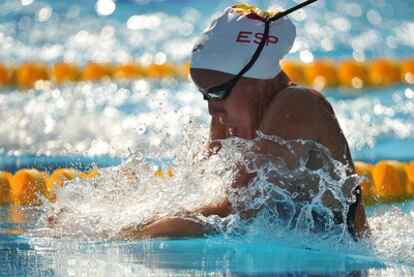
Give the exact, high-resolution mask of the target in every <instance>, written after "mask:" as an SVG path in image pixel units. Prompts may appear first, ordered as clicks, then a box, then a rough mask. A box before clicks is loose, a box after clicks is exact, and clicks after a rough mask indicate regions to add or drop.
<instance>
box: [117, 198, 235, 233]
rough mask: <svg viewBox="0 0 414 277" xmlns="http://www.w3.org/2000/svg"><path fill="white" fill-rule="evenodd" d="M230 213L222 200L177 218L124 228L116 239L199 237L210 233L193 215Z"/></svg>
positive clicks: (171, 217)
mask: <svg viewBox="0 0 414 277" xmlns="http://www.w3.org/2000/svg"><path fill="white" fill-rule="evenodd" d="M230 211H231V208H230V203H229V201H228V200H227V199H224V200H222V201H219V202H217V203H214V204H211V205H207V206H204V207H201V208H197V209H194V210H193V211H183V212H182V214H181V215H179V216H166V217H163V218H160V219H156V220H154V221H152V222H150V223H147V224H144V225H138V226H132V227H126V228H124V229H122V230H121V231H120V233H119V234H118V238H119V239H130V240H136V239H146V238H160V237H168V238H181V237H201V236H204V235H208V234H209V233H211V232H212V231H211V230H210V229H209V227H208V226H206V224H203V223H201V222H200V221H199V220H197V219H196V218H195V217H194V215H197V214H201V215H203V216H206V217H207V216H210V215H218V216H220V217H226V216H228V215H229V214H230Z"/></svg>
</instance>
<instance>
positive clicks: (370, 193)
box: [355, 162, 378, 202]
mask: <svg viewBox="0 0 414 277" xmlns="http://www.w3.org/2000/svg"><path fill="white" fill-rule="evenodd" d="M373 169H374V166H373V165H372V164H367V163H363V162H355V171H356V173H357V174H358V175H361V176H363V177H365V179H364V180H363V182H362V184H361V187H362V195H363V197H364V200H365V201H366V202H373V201H374V200H375V199H376V198H377V197H378V193H377V190H376V188H375V184H374V178H373V177H372V171H373Z"/></svg>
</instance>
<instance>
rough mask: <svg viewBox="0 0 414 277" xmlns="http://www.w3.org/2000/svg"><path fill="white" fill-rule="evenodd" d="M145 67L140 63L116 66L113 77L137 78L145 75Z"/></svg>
mask: <svg viewBox="0 0 414 277" xmlns="http://www.w3.org/2000/svg"><path fill="white" fill-rule="evenodd" d="M145 75H146V72H145V69H144V68H143V67H142V66H140V65H138V64H133V63H129V64H122V65H117V66H115V67H114V70H113V77H114V78H115V79H137V78H140V77H145Z"/></svg>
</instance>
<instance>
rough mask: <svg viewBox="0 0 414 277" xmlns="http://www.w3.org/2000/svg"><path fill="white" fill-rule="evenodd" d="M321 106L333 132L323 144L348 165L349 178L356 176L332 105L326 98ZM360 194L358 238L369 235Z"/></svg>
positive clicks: (351, 182) (351, 185) (351, 180)
mask: <svg viewBox="0 0 414 277" xmlns="http://www.w3.org/2000/svg"><path fill="white" fill-rule="evenodd" d="M320 106H321V109H322V111H323V114H324V117H325V118H326V122H325V124H326V126H327V129H328V130H331V132H329V133H328V134H327V135H326V136H323V137H322V138H321V143H322V144H323V145H325V146H326V147H327V148H329V149H330V150H331V152H332V155H333V157H334V159H336V160H338V161H341V162H342V163H343V164H347V165H348V171H347V175H348V176H350V175H353V174H356V172H355V166H354V162H353V160H352V156H351V153H350V150H349V146H348V142H347V140H346V138H345V136H344V134H343V132H342V129H341V127H340V126H339V123H338V121H337V119H336V116H335V113H334V111H333V109H332V107H331V105H330V104H329V102H328V101H326V100H325V99H324V98H321V101H320ZM355 182H356V179H355V178H349V184H346V185H345V186H344V189H345V190H346V189H347V188H355V187H356V186H357V183H355ZM344 193H345V194H348V195H350V193H351V191H350V190H349V189H348V191H344ZM359 193H360V197H359V199H358V203H357V207H356V212H355V218H354V227H355V232H356V234H357V236H358V237H362V236H364V235H365V234H368V233H369V226H368V223H367V219H366V214H365V208H364V197H363V194H362V193H363V192H362V190H361V189H360V192H359Z"/></svg>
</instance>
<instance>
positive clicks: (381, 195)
mask: <svg viewBox="0 0 414 277" xmlns="http://www.w3.org/2000/svg"><path fill="white" fill-rule="evenodd" d="M355 168H356V173H357V174H358V175H359V176H361V177H362V178H363V181H362V191H363V195H364V201H365V203H366V204H367V205H373V204H379V203H396V202H401V201H404V200H410V199H414V161H412V162H410V163H406V162H399V161H393V160H384V161H380V162H378V163H377V164H375V165H372V164H368V163H363V162H355ZM173 171H174V168H173V167H168V168H166V169H163V168H159V169H157V171H154V172H153V176H154V178H170V177H173V176H174V172H173ZM121 173H122V174H125V175H126V177H127V178H129V176H128V175H129V173H128V171H122V172H121ZM98 175H100V172H99V170H98V169H92V170H90V171H88V172H79V171H77V170H76V169H72V168H61V169H56V170H55V171H54V172H52V173H51V174H49V173H48V172H41V171H38V170H36V169H20V170H18V171H17V172H16V173H15V174H11V173H9V172H0V205H5V204H17V205H41V201H40V199H39V195H42V196H43V197H45V198H47V199H49V200H50V201H55V200H56V195H55V193H54V190H55V188H56V187H62V186H63V185H64V184H65V182H67V181H69V180H72V179H74V178H84V179H92V178H95V177H97V176H98Z"/></svg>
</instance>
